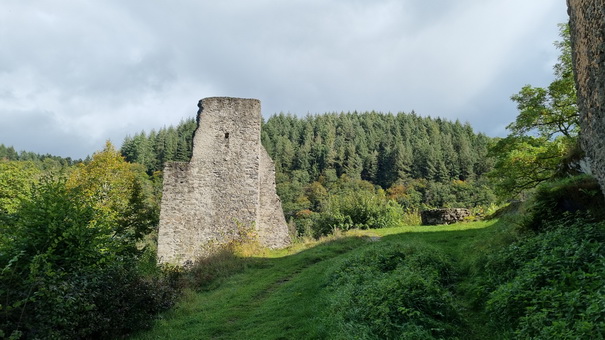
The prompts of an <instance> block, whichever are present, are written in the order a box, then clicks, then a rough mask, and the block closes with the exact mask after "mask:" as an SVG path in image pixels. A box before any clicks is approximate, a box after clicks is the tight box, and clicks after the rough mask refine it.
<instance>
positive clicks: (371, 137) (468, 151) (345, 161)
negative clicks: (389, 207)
mask: <svg viewBox="0 0 605 340" xmlns="http://www.w3.org/2000/svg"><path fill="white" fill-rule="evenodd" d="M489 141H490V139H489V138H488V137H487V136H485V135H483V134H477V133H475V132H474V131H473V129H472V128H471V126H470V125H469V124H461V123H460V122H459V121H456V122H450V121H447V120H443V119H440V118H436V119H432V118H426V117H420V116H417V115H416V114H415V113H413V112H412V113H409V114H407V113H398V114H381V113H377V112H365V113H357V112H353V113H329V114H323V115H308V116H306V117H304V118H299V117H296V116H294V115H286V114H279V115H275V116H273V117H271V118H269V120H268V121H267V122H266V124H264V126H263V130H262V142H263V145H264V146H265V148H266V149H267V151H268V152H269V155H271V157H272V158H273V161H274V162H275V165H276V168H277V169H276V170H277V172H278V173H282V174H286V175H289V176H292V175H293V174H294V173H295V172H296V171H302V172H304V174H303V176H304V177H307V175H308V182H311V181H314V180H317V179H318V178H319V176H320V175H321V174H322V173H324V172H325V170H327V169H334V170H335V171H336V175H337V176H339V177H340V176H341V175H342V174H347V175H348V176H349V177H351V178H360V179H363V180H366V181H369V182H371V183H374V184H377V185H380V186H381V187H382V188H383V189H387V188H389V187H391V186H392V185H393V184H394V183H395V182H397V181H398V180H406V179H421V178H422V179H426V180H429V181H437V182H447V181H451V180H462V181H466V180H471V179H478V178H480V177H481V176H482V175H483V174H485V173H486V172H487V171H489V170H490V169H491V166H492V164H491V162H490V159H489V158H488V157H487V151H488V144H489ZM297 176H301V174H300V172H299V173H298V174H297Z"/></svg>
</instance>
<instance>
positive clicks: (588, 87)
mask: <svg viewBox="0 0 605 340" xmlns="http://www.w3.org/2000/svg"><path fill="white" fill-rule="evenodd" d="M567 6H568V12H569V28H570V33H571V46H572V58H573V68H574V74H575V78H576V88H577V90H578V92H577V93H578V109H579V111H580V127H581V128H582V132H581V138H582V149H583V150H584V151H585V152H586V155H587V156H588V157H589V158H590V159H591V166H592V171H593V174H594V175H595V177H596V178H597V179H598V180H599V184H600V185H601V189H602V191H603V193H604V194H605V0H567Z"/></svg>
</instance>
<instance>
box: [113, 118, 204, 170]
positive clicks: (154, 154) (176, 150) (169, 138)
mask: <svg viewBox="0 0 605 340" xmlns="http://www.w3.org/2000/svg"><path fill="white" fill-rule="evenodd" d="M196 127H197V124H196V122H195V119H193V118H191V119H187V120H183V121H181V122H180V123H179V125H178V126H177V127H176V128H175V127H173V126H170V127H167V128H166V127H164V128H161V129H159V130H158V131H155V130H152V131H151V132H149V133H146V132H145V131H141V132H140V133H138V134H135V135H134V136H128V137H126V139H125V140H124V143H123V144H122V148H121V149H120V151H121V153H122V155H123V156H124V157H125V158H126V160H127V161H128V162H131V163H139V164H142V165H144V166H145V168H146V169H147V172H148V173H149V174H152V173H153V172H156V171H162V170H163V168H164V164H165V163H166V162H168V161H177V162H188V161H189V160H190V159H191V153H192V151H193V149H192V145H193V132H194V131H195V129H196Z"/></svg>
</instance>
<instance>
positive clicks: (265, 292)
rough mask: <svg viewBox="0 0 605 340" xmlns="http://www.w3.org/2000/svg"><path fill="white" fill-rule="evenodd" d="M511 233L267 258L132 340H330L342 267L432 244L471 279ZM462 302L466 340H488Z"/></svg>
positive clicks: (485, 231) (401, 238) (379, 237)
mask: <svg viewBox="0 0 605 340" xmlns="http://www.w3.org/2000/svg"><path fill="white" fill-rule="evenodd" d="M506 230H507V228H506V227H505V226H504V225H503V223H498V222H497V221H488V222H469V223H460V224H454V225H447V226H429V227H425V226H416V227H409V226H406V227H398V228H387V229H378V230H365V231H351V232H349V233H347V234H344V235H341V237H340V238H333V239H328V240H325V241H323V242H319V243H316V244H312V243H300V244H297V245H294V246H293V247H291V248H289V249H287V250H281V251H275V252H269V253H265V254H264V257H262V258H257V259H255V260H254V261H250V264H249V265H248V266H247V267H245V269H243V270H242V271H241V272H239V273H237V274H233V275H231V276H229V277H228V278H227V279H225V280H223V281H222V282H221V284H220V285H219V286H218V287H215V288H213V289H210V290H205V291H199V292H193V291H189V292H187V293H186V295H185V296H184V298H183V299H182V301H181V302H180V303H179V304H178V305H177V306H176V307H175V308H174V309H173V310H171V311H170V312H168V313H166V314H164V315H162V317H161V318H160V319H159V320H158V321H157V323H156V325H155V327H154V328H153V329H151V330H149V331H147V332H142V333H140V334H137V335H135V336H134V337H132V339H327V338H330V337H331V336H330V334H331V330H330V329H329V328H330V327H331V325H332V323H331V320H330V318H331V316H330V315H327V314H326V312H325V311H326V310H328V308H329V303H330V302H329V301H330V299H331V297H330V294H331V293H330V290H329V289H327V286H328V285H329V284H330V282H329V275H326V273H328V272H330V270H332V268H334V267H335V266H337V265H338V263H341V262H342V261H343V259H346V258H348V257H351V256H354V254H357V253H359V252H360V251H363V250H364V249H365V248H368V247H372V246H377V245H381V244H385V245H386V244H388V243H397V244H418V243H420V244H422V243H426V244H430V245H432V246H434V247H437V248H438V249H440V250H441V251H442V252H443V253H444V254H446V255H447V256H449V257H450V258H451V260H452V262H453V263H454V264H455V265H456V266H457V268H459V269H460V272H461V273H464V274H465V275H466V274H468V276H469V277H472V274H473V273H472V272H471V270H470V269H469V268H471V267H472V266H470V264H471V263H473V261H476V260H477V259H478V258H480V257H481V254H482V253H483V252H484V251H486V250H487V249H489V248H490V247H492V246H493V242H494V240H503V239H506V235H504V237H503V233H504V234H505V233H506ZM496 236H497V237H496ZM305 248H306V249H305ZM458 284H459V285H460V287H465V285H466V284H467V282H466V281H465V279H464V278H463V279H462V280H461V281H460V282H459V283H458ZM456 298H457V299H459V300H460V304H461V305H462V306H463V308H462V310H463V311H464V313H463V314H464V317H465V318H466V319H467V320H468V325H469V327H470V329H469V330H468V332H467V334H468V338H470V339H473V338H474V339H482V338H485V336H486V333H487V332H488V330H485V329H484V328H483V325H484V324H485V322H484V320H482V315H476V314H474V313H473V311H472V308H471V307H470V306H465V304H466V299H467V297H466V296H465V295H464V294H463V293H460V294H459V296H456Z"/></svg>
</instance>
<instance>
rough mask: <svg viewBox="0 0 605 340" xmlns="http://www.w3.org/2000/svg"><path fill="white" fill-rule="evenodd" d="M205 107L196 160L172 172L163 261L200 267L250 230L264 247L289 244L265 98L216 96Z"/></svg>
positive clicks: (167, 180) (172, 166)
mask: <svg viewBox="0 0 605 340" xmlns="http://www.w3.org/2000/svg"><path fill="white" fill-rule="evenodd" d="M198 107H199V108H200V109H199V111H198V116H197V122H198V127H197V130H196V131H195V135H194V138H193V155H192V157H191V161H190V162H189V163H178V162H172V163H168V164H166V166H165V168H164V186H163V196H162V203H161V210H160V226H159V234H158V262H159V263H172V264H178V265H183V264H185V263H188V262H192V261H194V260H195V259H196V258H197V257H199V256H205V255H209V254H208V251H209V249H208V247H207V246H208V245H209V244H222V243H226V242H229V241H230V240H233V239H234V238H236V237H238V235H239V233H240V232H241V230H242V228H253V230H254V232H255V234H256V235H257V240H258V241H259V242H260V244H262V245H263V246H266V247H269V248H280V247H284V246H287V245H288V244H289V243H290V235H289V233H288V226H287V224H286V221H285V218H284V214H283V211H282V207H281V202H280V200H279V197H278V196H277V194H276V191H275V166H274V165H273V162H272V160H271V158H270V157H269V155H268V154H267V151H266V150H265V148H264V147H263V146H262V145H261V141H260V132H261V111H260V101H259V100H257V99H241V98H228V97H212V98H205V99H202V100H200V102H199V104H198Z"/></svg>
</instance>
